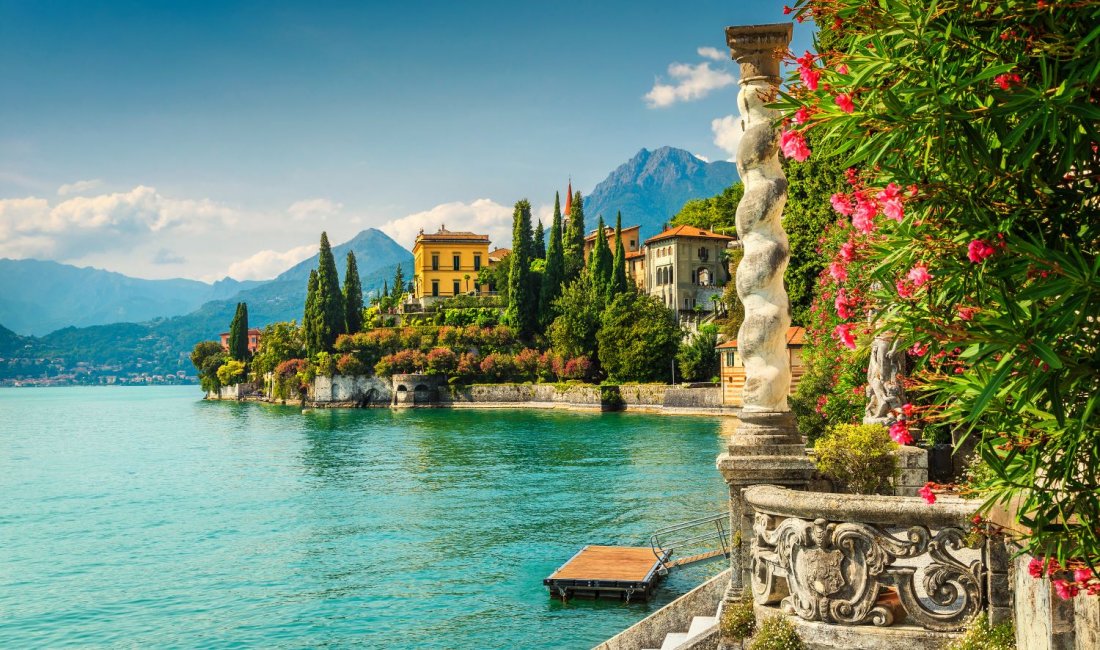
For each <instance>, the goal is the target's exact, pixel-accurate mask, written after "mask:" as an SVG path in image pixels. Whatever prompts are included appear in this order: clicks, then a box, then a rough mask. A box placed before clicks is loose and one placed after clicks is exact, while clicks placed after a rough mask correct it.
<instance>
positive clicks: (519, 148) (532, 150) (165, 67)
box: [0, 0, 810, 279]
mask: <svg viewBox="0 0 1100 650" xmlns="http://www.w3.org/2000/svg"><path fill="white" fill-rule="evenodd" d="M782 7H783V5H782V3H781V2H745V3H741V4H737V3H731V2H729V1H728V0H726V1H724V2H709V1H702V2H667V1H666V2H646V1H640V2H630V3H625V2H622V3H610V2H605V3H579V2H553V3H551V2H545V3H543V2H540V3H515V2H418V1H407V2H401V3H385V4H382V3H370V2H359V3H324V2H298V3H284V2H254V3H253V2H239V3H233V2H217V3H213V2H212V3H204V2H179V3H168V2H148V1H145V2H102V3H91V2H48V1H47V2H31V1H26V2H0V48H3V55H2V56H0V88H2V89H3V90H0V93H2V95H0V256H6V257H38V258H43V259H57V260H60V261H66V262H71V263H77V264H81V265H85V264H87V265H93V266H98V267H103V268H108V269H111V270H119V271H122V272H125V273H129V274H132V275H138V276H142V277H176V276H183V277H196V278H204V279H212V278H216V277H221V276H224V275H225V274H227V273H231V274H233V275H234V276H237V277H264V276H268V275H271V274H273V273H274V272H277V271H278V270H280V267H281V266H286V265H289V263H293V261H296V258H301V257H304V256H305V255H307V254H309V251H310V249H311V247H312V246H314V245H315V241H316V238H317V234H318V233H319V231H320V230H321V229H327V230H328V231H329V233H330V236H331V237H332V239H333V240H335V241H342V240H344V239H347V238H348V237H351V236H352V235H354V234H355V233H356V232H358V231H359V230H361V229H362V228H365V227H381V228H383V229H384V230H386V231H387V232H389V233H390V234H391V235H393V236H395V238H397V239H398V241H400V242H401V243H403V244H406V245H408V244H409V243H411V242H410V241H409V239H410V237H411V234H412V233H413V232H415V230H416V229H417V228H419V227H420V226H421V225H426V224H436V223H437V222H438V221H441V220H444V219H448V220H449V221H448V227H450V228H452V229H454V228H458V227H471V228H480V229H481V230H482V231H489V232H490V234H492V235H494V237H495V239H503V238H504V235H503V233H504V232H507V220H508V215H509V214H510V208H509V207H508V206H510V205H511V204H512V203H513V202H514V201H516V200H517V199H519V198H524V197H527V198H530V199H531V201H532V202H533V203H534V204H535V206H536V207H537V209H539V210H540V211H542V212H543V213H545V211H546V210H548V206H549V204H550V202H551V201H552V200H553V192H554V191H555V190H558V189H564V185H565V182H566V178H567V177H568V176H569V175H572V178H573V181H574V187H575V188H577V189H580V190H581V191H582V192H584V191H587V190H590V189H591V188H592V187H593V186H594V185H595V184H596V183H598V182H599V181H600V180H602V179H603V177H604V176H605V175H606V174H607V173H608V172H609V171H611V170H612V169H613V168H614V167H615V166H616V165H618V164H620V163H622V162H624V161H625V160H627V159H628V158H629V157H630V156H632V155H633V154H634V153H635V152H636V151H637V150H638V149H640V148H642V147H647V148H654V147H658V146H662V145H666V144H667V145H673V146H677V147H682V148H685V149H688V150H690V151H692V152H694V153H696V154H698V155H700V156H703V157H705V158H708V159H711V160H714V159H718V158H728V157H729V153H728V152H727V151H724V150H723V149H722V148H721V147H720V146H719V144H716V138H718V139H719V143H721V142H722V140H721V139H720V134H719V133H718V132H716V130H715V129H719V130H720V129H721V124H718V125H715V124H714V121H715V120H716V119H721V118H723V117H725V116H728V115H730V114H732V113H735V112H736V106H735V96H736V85H735V84H732V82H731V76H733V75H735V74H736V66H735V65H733V64H732V62H729V61H728V50H727V49H726V47H725V43H724V35H723V29H724V27H725V26H726V25H731V24H750V23H764V22H782V21H784V20H786V19H787V17H785V16H783V14H782ZM809 32H810V30H809V27H808V26H802V25H799V26H797V27H796V36H795V43H794V46H793V47H794V48H795V49H796V50H798V51H801V50H802V49H806V48H808V47H809V41H810V33H809ZM700 48H712V49H711V50H707V49H703V50H700ZM708 56H709V57H711V58H708ZM718 59H720V60H718ZM673 64H682V65H681V66H680V67H679V68H676V69H670V65H673ZM655 85H656V86H658V87H660V86H664V87H665V88H663V89H661V88H658V89H657V90H656V91H654V87H655ZM651 92H652V93H653V94H651V95H649V96H650V99H649V100H647V94H649V93H651ZM726 144H727V148H728V142H727V143H726ZM499 243H502V244H506V242H504V241H500V242H499Z"/></svg>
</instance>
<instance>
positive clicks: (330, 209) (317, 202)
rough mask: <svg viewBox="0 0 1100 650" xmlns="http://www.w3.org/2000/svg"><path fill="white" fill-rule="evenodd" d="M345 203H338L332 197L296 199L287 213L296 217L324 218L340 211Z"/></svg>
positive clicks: (301, 218) (303, 218)
mask: <svg viewBox="0 0 1100 650" xmlns="http://www.w3.org/2000/svg"><path fill="white" fill-rule="evenodd" d="M343 207H344V204H343V203H337V202H336V201H332V200H330V199H306V200H304V201H295V202H294V203H292V204H290V207H289V208H287V210H286V211H287V213H288V214H290V216H292V217H294V218H295V219H300V220H307V219H324V218H326V217H331V216H333V215H335V214H337V213H339V212H340V210H342V209H343Z"/></svg>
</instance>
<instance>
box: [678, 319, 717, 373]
mask: <svg viewBox="0 0 1100 650" xmlns="http://www.w3.org/2000/svg"><path fill="white" fill-rule="evenodd" d="M717 346H718V327H717V326H715V325H703V326H702V327H700V328H699V332H698V333H697V334H695V335H694V336H692V337H691V338H690V339H689V340H688V342H687V343H684V344H683V345H681V346H680V352H679V353H678V354H677V355H676V362H677V364H678V365H679V370H680V373H681V374H682V375H683V377H684V379H687V380H688V381H704V380H707V379H710V378H711V377H713V376H714V375H715V374H717V373H718V350H717Z"/></svg>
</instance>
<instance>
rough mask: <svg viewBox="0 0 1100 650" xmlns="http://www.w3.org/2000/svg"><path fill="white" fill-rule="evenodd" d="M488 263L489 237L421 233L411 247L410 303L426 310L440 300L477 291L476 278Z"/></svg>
mask: <svg viewBox="0 0 1100 650" xmlns="http://www.w3.org/2000/svg"><path fill="white" fill-rule="evenodd" d="M488 263H489V235H478V234H475V233H472V232H452V231H450V230H447V229H446V228H445V227H444V226H440V227H439V230H438V231H437V232H434V233H430V234H427V233H425V232H424V231H423V230H421V231H420V234H419V235H417V236H416V242H415V243H414V244H413V273H414V274H415V275H414V280H413V300H414V301H416V302H418V303H420V305H421V306H426V305H428V304H430V303H432V302H435V301H436V300H439V299H442V298H450V297H453V296H457V295H461V294H466V293H470V292H471V291H478V290H479V288H478V286H477V274H478V271H480V270H481V267H482V266H485V265H487V264H488Z"/></svg>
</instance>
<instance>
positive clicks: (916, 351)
mask: <svg viewBox="0 0 1100 650" xmlns="http://www.w3.org/2000/svg"><path fill="white" fill-rule="evenodd" d="M925 354H928V346H927V345H925V344H924V343H921V342H920V341H917V342H916V343H914V344H913V345H912V346H910V347H909V356H913V357H923V356H924V355H925Z"/></svg>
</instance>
